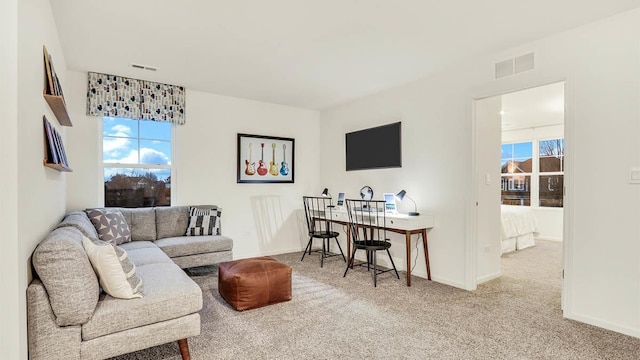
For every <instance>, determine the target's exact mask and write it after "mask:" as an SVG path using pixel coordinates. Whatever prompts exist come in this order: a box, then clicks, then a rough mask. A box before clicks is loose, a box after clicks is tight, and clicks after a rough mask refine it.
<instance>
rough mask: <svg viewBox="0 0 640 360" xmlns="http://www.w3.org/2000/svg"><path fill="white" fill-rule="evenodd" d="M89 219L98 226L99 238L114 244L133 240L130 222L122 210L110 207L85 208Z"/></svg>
mask: <svg viewBox="0 0 640 360" xmlns="http://www.w3.org/2000/svg"><path fill="white" fill-rule="evenodd" d="M85 212H86V213H87V216H88V217H89V220H91V223H92V224H93V226H94V227H95V228H96V232H97V233H98V239H100V240H102V241H106V242H108V243H111V244H114V245H120V244H124V243H126V242H130V241H131V231H130V230H129V224H127V221H126V220H125V219H124V216H123V215H122V213H121V212H120V211H117V210H109V209H87V210H85Z"/></svg>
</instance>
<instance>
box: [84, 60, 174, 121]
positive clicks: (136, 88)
mask: <svg viewBox="0 0 640 360" xmlns="http://www.w3.org/2000/svg"><path fill="white" fill-rule="evenodd" d="M184 109H185V91H184V87H182V86H176V85H167V84H161V83H156V82H152V81H144V80H137V79H130V78H126V77H122V76H116V75H107V74H100V73H94V72H90V73H89V87H88V92H87V115H91V116H113V117H123V118H128V119H136V120H153V121H166V122H172V123H174V124H178V125H183V124H184V123H185V118H184Z"/></svg>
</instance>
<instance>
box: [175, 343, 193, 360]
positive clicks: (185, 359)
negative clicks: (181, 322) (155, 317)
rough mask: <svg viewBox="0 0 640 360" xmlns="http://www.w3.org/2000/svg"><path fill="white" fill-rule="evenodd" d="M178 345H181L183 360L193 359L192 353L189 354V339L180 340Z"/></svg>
mask: <svg viewBox="0 0 640 360" xmlns="http://www.w3.org/2000/svg"><path fill="white" fill-rule="evenodd" d="M178 347H180V355H182V360H191V355H190V354H189V344H188V343H187V339H180V340H178Z"/></svg>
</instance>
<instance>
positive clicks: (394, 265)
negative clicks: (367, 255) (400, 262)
mask: <svg viewBox="0 0 640 360" xmlns="http://www.w3.org/2000/svg"><path fill="white" fill-rule="evenodd" d="M387 255H389V260H391V266H393V271H395V272H396V277H397V278H398V279H400V275H398V270H397V269H396V264H394V263H393V258H392V257H391V253H390V252H389V249H387Z"/></svg>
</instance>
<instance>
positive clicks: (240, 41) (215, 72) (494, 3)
mask: <svg viewBox="0 0 640 360" xmlns="http://www.w3.org/2000/svg"><path fill="white" fill-rule="evenodd" d="M51 6H52V8H53V12H54V17H55V20H56V25H57V27H58V33H59V36H60V41H61V43H62V48H63V51H64V56H65V60H66V62H67V67H68V68H69V69H72V70H79V71H96V72H103V73H108V74H115V75H122V76H128V77H133V78H139V79H145V80H152V81H158V82H164V83H170V84H175V85H183V86H186V87H188V88H191V89H195V90H201V91H206V92H211V93H215V94H221V95H227V96H234V97H240V98H247V99H254V100H259V101H266V102H271V103H277V104H285V105H291V106H296V107H303V108H310V109H323V108H327V107H331V106H334V105H338V104H341V103H345V102H348V101H350V100H353V99H356V98H359V97H363V96H366V95H369V94H372V93H375V92H379V91H381V90H383V89H386V88H389V87H393V86H397V85H400V84H404V83H407V82H410V81H413V80H416V79H418V78H421V77H424V76H426V75H428V74H429V73H430V72H433V71H437V70H438V69H439V68H441V67H443V66H445V65H446V64H448V63H451V62H454V61H457V60H461V59H464V58H465V57H473V56H480V55H482V54H491V53H495V52H496V51H501V50H504V49H508V48H509V47H513V46H516V45H519V44H522V43H526V42H530V41H533V40H536V39H539V38H543V37H546V36H549V35H551V34H554V33H558V32H561V31H564V30H568V29H571V28H574V27H577V26H580V25H582V24H585V23H588V22H592V21H594V20H597V19H600V18H604V17H608V16H611V15H613V14H616V13H619V12H623V11H626V10H629V9H632V8H635V7H638V6H640V4H639V3H638V0H607V1H584V0H537V1H535V2H532V1H513V0H485V1H477V0H449V1H443V0H398V1H390V0H269V1H264V0H235V1H230V0H225V1H223V0H208V1H205V0H200V1H198V0H184V1H167V0H160V1H159V0H135V1H131V0H110V1H86V0H52V1H51ZM131 63H138V64H142V65H150V66H154V67H158V70H157V71H155V72H151V71H148V70H140V69H134V68H132V67H131Z"/></svg>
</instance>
